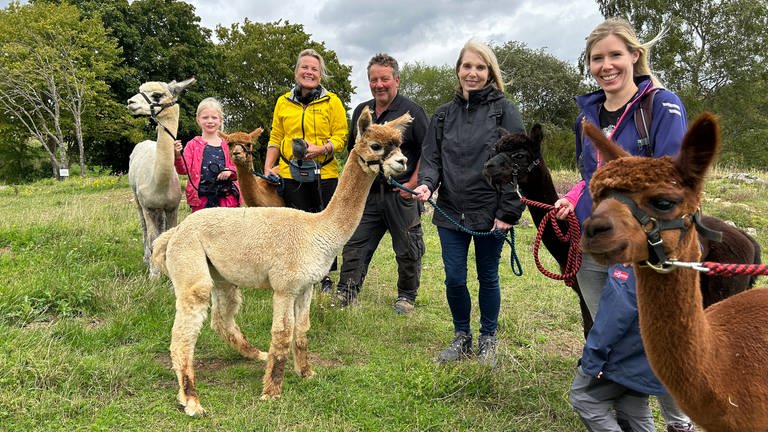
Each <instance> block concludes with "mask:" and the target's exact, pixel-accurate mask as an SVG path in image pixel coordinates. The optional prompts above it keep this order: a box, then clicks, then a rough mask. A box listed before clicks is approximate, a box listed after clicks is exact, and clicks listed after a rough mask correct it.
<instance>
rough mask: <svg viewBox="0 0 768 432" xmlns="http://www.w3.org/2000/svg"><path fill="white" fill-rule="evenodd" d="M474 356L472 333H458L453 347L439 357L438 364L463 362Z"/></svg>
mask: <svg viewBox="0 0 768 432" xmlns="http://www.w3.org/2000/svg"><path fill="white" fill-rule="evenodd" d="M471 355H472V333H467V332H463V331H457V332H456V337H454V338H453V342H451V346H449V347H448V348H446V349H444V350H443V351H442V352H441V353H440V355H438V356H437V362H438V363H446V362H453V361H456V360H463V359H465V358H467V357H469V356H471Z"/></svg>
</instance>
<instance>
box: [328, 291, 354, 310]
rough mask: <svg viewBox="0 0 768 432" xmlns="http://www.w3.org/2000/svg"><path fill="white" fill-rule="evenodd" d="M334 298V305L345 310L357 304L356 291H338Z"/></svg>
mask: <svg viewBox="0 0 768 432" xmlns="http://www.w3.org/2000/svg"><path fill="white" fill-rule="evenodd" d="M333 297H334V305H336V306H338V307H341V308H345V307H347V306H352V305H353V304H355V302H357V294H356V293H355V292H354V291H336V295H334V296H333Z"/></svg>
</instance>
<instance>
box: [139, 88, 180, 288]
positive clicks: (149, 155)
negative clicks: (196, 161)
mask: <svg viewBox="0 0 768 432" xmlns="http://www.w3.org/2000/svg"><path fill="white" fill-rule="evenodd" d="M194 83H195V79H194V78H190V79H188V80H186V81H182V82H180V83H177V82H176V81H171V82H169V83H164V82H155V81H151V82H147V83H144V84H142V85H141V87H139V93H137V94H136V95H134V96H133V97H132V98H130V99H128V109H129V110H131V114H133V115H135V116H150V117H151V118H152V119H153V120H154V121H155V122H156V123H157V141H150V140H147V141H142V142H140V143H138V144H136V147H134V148H133V151H132V152H131V158H130V162H129V164H128V184H129V185H130V186H131V190H132V191H133V195H134V197H135V199H136V205H137V206H138V210H139V222H140V223H141V231H142V236H143V239H144V263H146V264H147V265H149V275H150V277H152V278H157V277H159V276H160V271H159V270H158V269H157V268H156V267H155V266H154V265H152V263H151V262H150V256H151V255H152V242H154V241H155V239H156V238H157V236H159V235H160V234H161V233H162V232H164V231H166V230H168V229H170V228H173V227H175V226H176V221H177V218H178V211H179V201H181V189H180V188H179V176H178V174H176V169H175V168H174V166H173V160H174V149H173V147H174V145H173V142H174V140H175V139H176V132H177V131H178V128H179V106H178V105H177V99H178V97H179V95H180V94H181V92H182V91H183V90H184V89H185V88H187V87H188V86H190V85H192V84H194Z"/></svg>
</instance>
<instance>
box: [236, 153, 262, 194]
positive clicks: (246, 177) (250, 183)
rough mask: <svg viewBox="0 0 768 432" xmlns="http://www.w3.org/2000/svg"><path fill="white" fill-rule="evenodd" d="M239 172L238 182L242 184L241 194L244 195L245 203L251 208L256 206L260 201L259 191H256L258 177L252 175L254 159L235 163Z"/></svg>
mask: <svg viewBox="0 0 768 432" xmlns="http://www.w3.org/2000/svg"><path fill="white" fill-rule="evenodd" d="M234 163H235V170H236V171H237V181H238V182H239V183H240V193H241V194H242V195H243V201H244V202H245V203H246V204H247V205H249V206H255V205H256V204H255V203H256V202H257V200H258V191H257V189H256V187H257V186H256V176H255V175H253V174H252V173H251V169H252V167H253V159H251V158H250V157H249V158H247V159H246V160H245V162H244V163H243V162H238V161H236V160H235V161H234Z"/></svg>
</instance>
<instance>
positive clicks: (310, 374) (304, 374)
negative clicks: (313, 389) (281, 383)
mask: <svg viewBox="0 0 768 432" xmlns="http://www.w3.org/2000/svg"><path fill="white" fill-rule="evenodd" d="M299 375H301V377H302V378H304V379H312V378H313V377H314V376H315V371H313V370H312V369H309V368H307V370H305V371H301V372H299Z"/></svg>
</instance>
